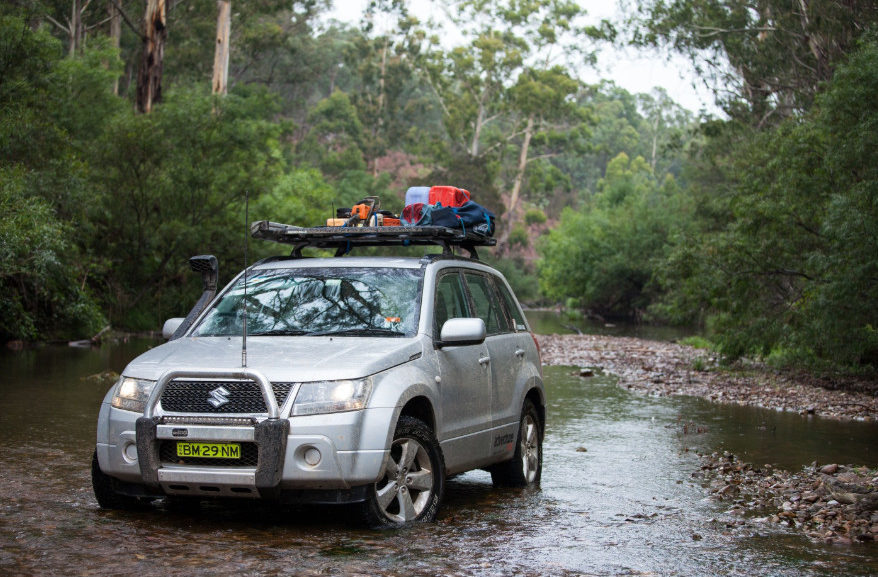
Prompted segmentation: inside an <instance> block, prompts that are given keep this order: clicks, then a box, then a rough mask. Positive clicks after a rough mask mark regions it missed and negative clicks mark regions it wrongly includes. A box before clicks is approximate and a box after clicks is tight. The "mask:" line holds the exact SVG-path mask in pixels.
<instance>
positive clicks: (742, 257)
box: [665, 40, 878, 366]
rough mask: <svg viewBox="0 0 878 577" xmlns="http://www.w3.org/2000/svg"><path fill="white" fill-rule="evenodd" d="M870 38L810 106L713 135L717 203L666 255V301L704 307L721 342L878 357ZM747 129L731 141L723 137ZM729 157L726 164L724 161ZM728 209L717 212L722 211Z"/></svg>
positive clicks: (751, 351)
mask: <svg viewBox="0 0 878 577" xmlns="http://www.w3.org/2000/svg"><path fill="white" fill-rule="evenodd" d="M876 89H878V44H876V42H874V41H872V40H870V41H868V42H865V43H864V44H863V45H862V47H861V49H860V50H859V51H858V52H856V53H855V54H854V55H852V57H851V59H850V62H848V63H846V64H845V65H843V66H840V67H839V68H838V71H837V73H836V75H835V77H834V78H833V80H832V82H831V83H830V84H829V85H827V87H826V90H825V92H824V93H823V94H821V95H820V96H819V97H818V98H817V104H816V106H815V108H814V109H813V111H812V112H811V113H810V114H809V115H807V116H804V117H802V118H797V119H791V120H788V121H787V122H785V123H783V124H781V125H779V126H778V127H776V128H773V129H770V130H763V131H761V132H758V133H752V132H749V131H739V130H737V129H735V128H734V127H731V126H729V127H726V128H725V129H724V130H722V131H721V132H718V133H715V134H714V135H713V136H712V138H713V139H714V140H715V141H717V142H730V143H731V147H727V148H726V149H725V152H724V153H717V151H715V150H714V151H710V154H711V158H712V159H713V166H712V167H711V168H710V169H709V170H704V171H703V172H702V173H701V175H700V177H701V178H702V179H703V182H704V185H705V186H707V185H708V183H710V182H713V179H714V178H715V177H716V176H717V175H723V180H724V181H725V183H726V185H727V186H728V185H731V186H728V188H725V189H720V190H714V191H713V195H712V196H713V198H710V199H709V201H708V202H707V203H705V204H706V205H708V206H712V207H713V209H714V212H712V213H711V212H708V213H707V214H706V215H705V216H707V217H708V218H706V219H704V220H702V224H701V226H702V229H701V231H700V239H699V243H698V244H697V245H695V244H692V243H691V242H686V241H685V240H684V239H682V238H681V239H680V240H681V242H679V243H678V244H677V246H676V247H675V249H674V250H673V251H672V252H671V253H670V258H669V261H668V262H669V266H668V268H667V269H666V272H665V275H666V277H665V278H666V280H667V283H666V286H668V288H669V295H671V297H672V298H671V299H670V300H669V301H666V303H669V302H671V301H673V299H675V298H676V299H679V300H677V301H676V303H675V304H672V305H671V306H669V309H675V308H676V310H677V311H681V309H682V310H687V309H688V310H689V311H691V310H692V309H693V308H695V307H700V308H701V309H702V310H705V311H708V314H709V319H708V320H709V325H710V328H711V330H712V331H714V332H715V334H716V340H717V343H718V345H719V347H720V349H721V351H722V352H723V353H724V354H725V355H728V356H730V357H732V358H734V357H737V356H741V355H758V356H762V357H765V358H770V359H771V360H772V361H773V362H785V363H795V364H815V365H819V364H826V363H830V364H835V365H841V366H865V365H873V366H874V365H875V364H876V363H878V340H876V332H875V330H874V327H875V326H878V317H876V312H875V311H876V307H875V303H876V302H878V289H876V283H875V280H876V279H878V243H876V240H875V239H876V238H878V234H876V233H878V208H876V203H875V199H876V198H878V170H876V169H875V166H876V160H878V158H876V154H878V152H876V151H878V140H876V136H875V133H876V131H875V128H876V125H878V106H876V105H875V104H874V99H872V98H869V97H868V96H867V95H868V94H870V93H871V92H870V91H872V90H876ZM734 134H737V135H741V134H744V135H746V136H747V138H745V139H732V140H729V139H728V138H727V137H728V136H730V135H734ZM723 165H726V167H723ZM723 213H725V214H726V217H725V218H726V220H725V222H723V220H722V218H721V216H720V215H722V214H723Z"/></svg>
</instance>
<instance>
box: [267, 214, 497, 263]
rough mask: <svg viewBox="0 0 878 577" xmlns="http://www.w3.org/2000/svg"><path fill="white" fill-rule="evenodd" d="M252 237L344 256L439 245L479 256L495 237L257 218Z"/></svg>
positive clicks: (439, 228)
mask: <svg viewBox="0 0 878 577" xmlns="http://www.w3.org/2000/svg"><path fill="white" fill-rule="evenodd" d="M250 235H251V236H252V237H253V238H260V239H264V240H272V241H274V242H279V243H282V244H290V245H293V252H292V254H291V255H290V256H294V257H301V256H302V249H303V248H308V247H312V248H334V249H335V256H343V255H345V254H347V253H348V252H350V251H351V249H352V248H353V247H355V246H424V245H432V246H441V247H442V252H443V254H445V255H449V256H451V255H453V254H454V251H453V247H455V246H459V247H460V248H462V249H464V250H466V251H467V252H469V253H470V256H471V258H474V259H478V258H479V256H478V254H477V253H476V247H477V246H494V245H496V244H497V240H496V239H494V238H490V237H486V236H483V235H480V234H476V233H472V232H464V231H462V230H456V229H452V228H447V227H444V226H362V227H346V226H320V227H313V228H303V227H300V226H293V225H289V224H281V223H279V222H270V221H267V220H258V221H256V222H254V223H252V224H251V225H250Z"/></svg>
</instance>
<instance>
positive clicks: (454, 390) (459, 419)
mask: <svg viewBox="0 0 878 577" xmlns="http://www.w3.org/2000/svg"><path fill="white" fill-rule="evenodd" d="M472 316H475V315H474V314H472V312H471V311H470V306H469V304H468V302H467V298H466V292H465V291H464V288H463V279H462V278H461V276H460V273H459V272H458V271H457V270H451V271H448V272H445V273H443V274H442V275H441V276H440V277H439V278H438V280H437V283H436V295H435V301H434V322H433V331H434V334H435V335H436V336H437V338H438V336H439V334H440V331H441V330H442V325H443V324H444V323H445V321H447V320H448V319H453V318H466V317H472ZM436 354H437V358H438V361H439V372H440V374H439V376H440V377H441V382H440V383H439V391H440V398H441V404H442V418H441V423H442V424H441V426H440V431H437V435H438V436H439V442H440V444H441V446H442V451H443V453H444V456H445V466H446V469H447V470H448V473H455V472H459V471H464V470H467V469H469V468H471V467H472V466H474V465H476V464H478V463H479V462H481V461H483V460H484V459H485V457H486V456H487V455H488V454H489V451H490V439H489V434H488V430H489V428H490V426H491V367H490V363H489V361H488V358H489V357H488V347H487V346H486V345H485V344H484V343H482V344H479V345H468V346H446V347H443V348H441V349H439V350H438V351H436Z"/></svg>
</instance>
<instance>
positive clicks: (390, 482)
mask: <svg viewBox="0 0 878 577" xmlns="http://www.w3.org/2000/svg"><path fill="white" fill-rule="evenodd" d="M444 469H445V466H444V463H443V460H442V452H441V450H440V449H439V443H438V442H437V441H436V437H435V436H434V435H433V431H431V430H430V428H429V427H428V426H427V425H426V424H425V423H424V422H423V421H420V420H418V419H415V418H413V417H406V416H403V417H400V419H399V423H398V424H397V426H396V431H395V432H394V434H393V443H392V444H391V446H390V456H389V457H388V458H387V462H386V464H385V466H384V471H382V473H381V477H380V478H379V479H378V481H377V482H376V483H375V484H374V485H373V486H371V487H369V494H368V497H367V499H366V501H365V502H364V503H363V505H362V510H363V516H364V519H365V521H366V524H367V525H369V526H370V527H373V528H392V527H401V526H403V525H409V524H411V523H416V522H419V521H432V520H433V519H434V518H435V517H436V513H437V511H438V510H439V503H440V501H441V500H442V492H443V490H444V487H445V470H444Z"/></svg>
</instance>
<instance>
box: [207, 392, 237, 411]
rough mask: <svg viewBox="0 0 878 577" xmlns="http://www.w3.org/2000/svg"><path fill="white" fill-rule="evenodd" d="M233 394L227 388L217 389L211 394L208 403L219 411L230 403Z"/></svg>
mask: <svg viewBox="0 0 878 577" xmlns="http://www.w3.org/2000/svg"><path fill="white" fill-rule="evenodd" d="M230 394H231V393H230V392H229V390H228V389H227V388H225V387H217V388H215V389H214V390H212V391H211V392H210V398H209V399H207V402H208V403H210V404H211V406H213V408H214V409H218V408H220V407H222V406H223V405H225V404H226V403H228V402H229V395H230Z"/></svg>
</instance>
